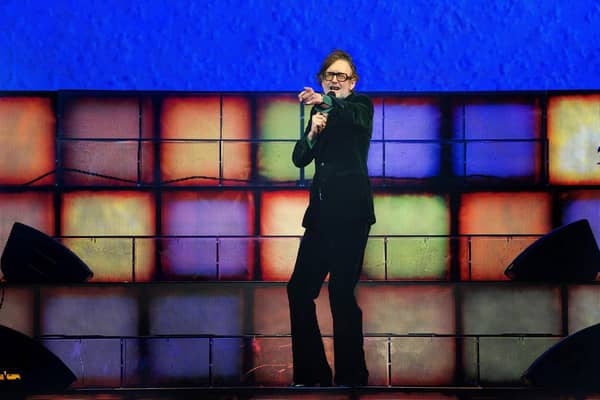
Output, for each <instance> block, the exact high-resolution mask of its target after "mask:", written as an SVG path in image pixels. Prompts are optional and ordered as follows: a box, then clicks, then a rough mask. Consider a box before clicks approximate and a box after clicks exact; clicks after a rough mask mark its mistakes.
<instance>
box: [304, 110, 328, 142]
mask: <svg viewBox="0 0 600 400" xmlns="http://www.w3.org/2000/svg"><path fill="white" fill-rule="evenodd" d="M310 121H311V122H310V132H308V139H309V140H310V141H311V142H312V141H313V140H315V139H316V137H317V136H318V135H319V134H320V133H321V132H323V129H325V126H326V125H327V114H325V113H320V112H318V113H316V114H315V115H313V116H312V118H311V120H310Z"/></svg>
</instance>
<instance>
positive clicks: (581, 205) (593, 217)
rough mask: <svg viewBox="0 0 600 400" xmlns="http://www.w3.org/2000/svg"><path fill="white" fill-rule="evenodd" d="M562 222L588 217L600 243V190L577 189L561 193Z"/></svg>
mask: <svg viewBox="0 0 600 400" xmlns="http://www.w3.org/2000/svg"><path fill="white" fill-rule="evenodd" d="M560 199H561V202H562V224H563V225H566V224H569V223H571V222H575V221H577V220H580V219H587V220H588V221H589V223H590V227H591V228H592V232H593V233H594V236H595V238H596V242H597V243H600V240H599V239H600V212H599V211H598V210H600V191H598V190H576V191H570V192H564V193H561V195H560Z"/></svg>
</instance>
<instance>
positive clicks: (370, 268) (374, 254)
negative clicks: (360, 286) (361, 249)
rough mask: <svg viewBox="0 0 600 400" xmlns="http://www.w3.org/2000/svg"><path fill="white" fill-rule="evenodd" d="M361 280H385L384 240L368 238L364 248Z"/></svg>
mask: <svg viewBox="0 0 600 400" xmlns="http://www.w3.org/2000/svg"><path fill="white" fill-rule="evenodd" d="M361 279H362V280H385V239H384V238H374V237H370V238H369V240H368V241H367V247H366V248H365V258H364V261H363V269H362V274H361Z"/></svg>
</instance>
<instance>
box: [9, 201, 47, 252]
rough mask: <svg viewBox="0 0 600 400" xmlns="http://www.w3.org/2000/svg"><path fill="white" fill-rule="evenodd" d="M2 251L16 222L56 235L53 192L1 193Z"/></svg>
mask: <svg viewBox="0 0 600 400" xmlns="http://www.w3.org/2000/svg"><path fill="white" fill-rule="evenodd" d="M0 209H1V210H2V212H1V213H0V251H2V252H3V251H4V246H5V245H6V241H7V240H8V236H9V235H10V231H11V229H12V227H13V225H14V223H15V222H21V223H23V224H25V225H29V226H31V227H32V228H35V229H37V230H39V231H42V232H44V233H45V234H47V235H49V236H54V235H55V232H54V201H53V199H52V193H44V192H22V193H0Z"/></svg>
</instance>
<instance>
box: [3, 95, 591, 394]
mask: <svg viewBox="0 0 600 400" xmlns="http://www.w3.org/2000/svg"><path fill="white" fill-rule="evenodd" d="M371 96H372V98H373V101H374V105H375V115H374V130H373V137H372V141H371V147H370V152H369V172H370V176H371V181H372V185H373V190H374V197H375V212H376V216H377V223H376V224H375V225H373V227H372V230H371V233H370V235H371V236H370V239H369V242H368V245H367V250H366V255H365V260H364V267H363V274H362V277H361V283H360V284H359V287H358V289H357V296H358V299H359V302H360V304H361V307H362V309H363V314H364V316H365V323H364V326H365V336H366V339H365V348H366V353H367V359H368V360H367V361H368V364H369V369H370V371H371V383H373V384H380V385H450V384H452V383H453V382H457V381H458V380H460V381H461V382H463V383H464V382H467V383H474V384H481V383H482V382H483V383H486V382H491V383H506V382H509V383H510V382H514V381H515V380H516V379H518V376H516V374H517V372H515V371H518V370H519V368H521V369H522V368H525V367H526V366H527V365H528V363H530V362H531V361H533V359H535V357H536V356H537V355H538V354H540V352H541V351H543V350H544V349H545V348H547V347H548V346H549V345H551V344H552V343H555V342H556V341H557V340H558V338H559V337H561V336H564V335H565V334H568V333H569V332H573V331H575V330H578V329H581V328H584V327H586V326H589V325H590V324H591V323H594V322H597V321H600V314H599V313H598V312H597V311H595V308H594V307H593V306H592V304H594V302H595V300H594V299H595V298H596V296H597V295H598V291H597V289H595V288H594V287H586V286H573V287H570V288H569V290H568V291H567V292H566V295H565V293H563V292H561V291H560V290H559V289H558V288H557V287H555V286H541V287H540V286H532V287H530V286H522V285H517V286H515V285H511V283H510V282H507V280H508V279H507V278H506V277H505V275H504V269H505V268H506V267H507V266H508V265H509V264H510V262H511V261H512V260H513V259H514V258H515V257H516V256H517V255H518V254H520V253H521V252H522V251H523V250H524V249H525V248H527V246H529V245H530V244H531V243H533V242H534V241H535V240H536V239H538V238H539V237H541V236H543V235H544V234H546V233H548V232H549V231H550V230H552V229H553V228H555V227H558V226H560V225H563V224H567V223H570V222H573V221H576V220H578V219H582V218H586V219H588V220H589V222H590V224H591V226H592V230H593V232H594V234H595V236H596V238H598V237H600V236H599V235H600V213H599V212H598V210H599V209H600V190H599V189H598V187H599V186H598V185H599V184H600V165H599V163H600V156H599V154H598V146H600V94H598V93H587V92H586V93H570V92H564V93H563V92H523V93H488V94H484V93H443V94H432V93H428V94H414V93H413V94H399V93H389V94H382V93H373V94H371ZM309 111H310V109H309V108H308V107H304V106H302V105H300V104H298V102H297V99H296V96H295V94H294V93H181V92H175V93H170V92H68V91H66V92H62V91H61V92H51V93H8V94H4V95H3V96H1V97H0V144H1V146H0V153H2V156H1V157H0V206H1V211H0V251H1V250H2V249H3V248H4V244H5V243H6V240H7V238H8V235H9V232H10V229H11V227H12V224H13V223H14V222H16V221H19V222H22V223H25V224H28V225H30V226H33V227H35V228H37V229H39V230H41V231H43V232H46V233H47V234H48V235H50V236H53V237H56V238H57V239H58V240H60V241H61V242H62V243H63V244H64V245H65V246H67V247H68V248H70V249H72V250H73V251H74V252H75V253H76V254H77V255H79V256H80V257H81V258H82V260H83V261H84V262H86V264H88V266H89V267H90V268H91V269H92V271H93V272H94V277H93V278H92V279H91V281H90V283H89V284H86V285H84V286H83V287H77V286H75V287H63V288H60V287H58V288H43V289H41V291H39V292H38V291H34V290H33V289H28V288H12V287H11V288H8V289H7V292H6V295H5V299H6V300H5V302H4V305H3V307H2V308H1V309H0V323H2V324H5V325H7V326H11V327H13V328H15V329H18V330H20V331H22V332H25V333H26V334H30V335H37V336H40V337H43V338H46V339H44V340H45V344H47V346H49V347H50V348H51V349H53V350H54V351H56V352H57V353H59V354H61V355H62V356H63V357H64V358H65V359H66V360H67V363H68V364H69V365H70V366H72V367H73V368H75V369H78V368H79V369H80V370H79V376H80V377H81V376H83V377H85V379H80V380H79V381H78V383H77V385H79V386H81V387H90V386H135V385H140V384H147V383H151V384H155V385H168V384H173V383H175V384H194V385H220V384H238V383H240V382H251V383H254V384H256V383H258V384H274V385H285V384H287V383H289V381H291V372H290V371H291V351H290V342H289V323H288V315H287V299H286V296H285V282H286V281H287V279H288V278H289V276H290V274H291V272H292V268H293V265H294V260H295V256H296V252H297V249H298V245H299V240H300V237H301V235H302V231H303V228H302V227H301V219H302V215H303V213H304V210H305V208H306V206H307V204H308V190H309V186H310V179H311V177H312V175H313V173H314V167H313V166H312V165H310V166H308V167H307V168H304V169H298V168H296V167H294V166H293V164H292V162H291V152H292V149H293V146H294V144H295V142H296V140H298V138H300V137H301V135H302V132H303V130H304V127H305V126H306V124H307V122H308V115H309ZM463 283H464V284H467V285H466V286H464V287H462V286H461V284H463ZM138 284H139V285H138ZM469 284H472V285H469ZM326 294H327V290H326V287H324V289H323V296H321V297H320V298H319V300H318V309H319V310H320V312H319V319H320V321H321V326H322V331H323V333H324V334H325V335H326V338H325V344H326V348H327V349H328V357H330V359H331V357H332V353H333V352H332V342H331V334H332V329H331V321H330V320H329V314H328V309H327V308H328V304H327V300H326ZM564 296H567V297H566V298H565V297H564ZM532 304H535V305H536V306H537V307H535V312H533V308H531V305H532ZM564 304H566V308H565V306H564ZM399 310H402V312H400V311H399ZM565 326H567V327H568V328H567V330H566V331H565V329H564V327H565ZM57 335H58V336H60V335H63V336H62V339H57ZM507 335H508V336H507ZM511 335H512V336H511ZM515 335H516V336H515ZM90 336H100V337H94V338H92V337H90ZM217 355H218V357H217ZM123 359H125V360H126V362H124V363H123V362H121V361H120V360H123ZM168 359H174V360H178V363H177V365H171V364H165V362H166V360H168ZM82 360H84V361H85V362H83V361H82ZM194 360H202V361H201V362H198V363H195V362H194ZM88 364H89V365H90V366H92V365H94V366H96V367H95V368H97V369H93V368H87V369H82V368H83V367H81V366H82V365H88ZM123 365H126V367H125V368H124V367H123ZM459 378H460V379H459Z"/></svg>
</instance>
